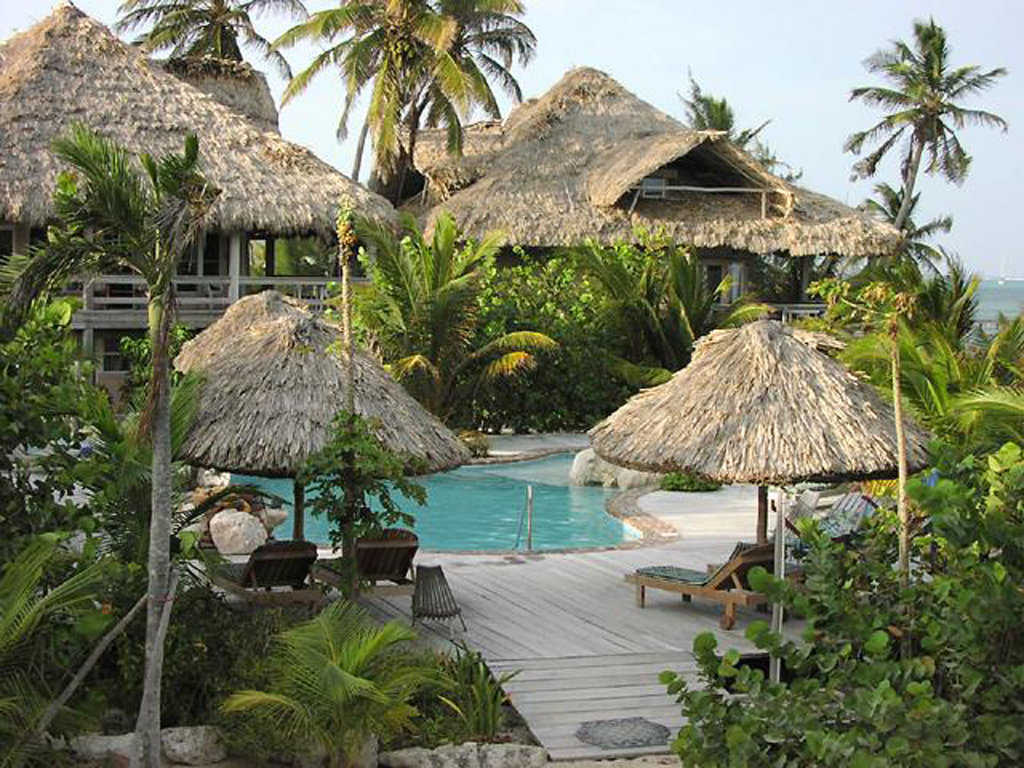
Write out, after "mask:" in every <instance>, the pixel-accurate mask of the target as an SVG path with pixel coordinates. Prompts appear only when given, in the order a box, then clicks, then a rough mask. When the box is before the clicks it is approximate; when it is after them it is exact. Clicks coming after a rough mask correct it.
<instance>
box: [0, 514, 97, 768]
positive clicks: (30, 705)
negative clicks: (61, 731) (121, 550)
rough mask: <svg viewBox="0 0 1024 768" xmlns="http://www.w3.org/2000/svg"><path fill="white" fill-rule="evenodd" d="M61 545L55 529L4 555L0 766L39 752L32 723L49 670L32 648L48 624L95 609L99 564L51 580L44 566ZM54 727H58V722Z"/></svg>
mask: <svg viewBox="0 0 1024 768" xmlns="http://www.w3.org/2000/svg"><path fill="white" fill-rule="evenodd" d="M60 545H61V538H60V537H59V536H57V535H55V534H44V535H42V536H39V537H36V538H35V539H34V540H32V541H31V542H30V543H29V544H28V545H27V546H25V547H24V548H23V549H21V550H20V551H19V552H17V554H15V555H14V556H13V557H12V558H11V559H9V560H8V561H7V562H6V564H5V565H4V568H3V573H2V574H0V765H2V766H4V767H5V768H6V767H7V766H16V765H22V764H24V762H25V761H26V760H30V759H33V758H34V757H37V756H38V754H39V750H40V748H41V747H42V739H40V738H39V737H38V734H37V733H36V728H37V723H38V722H39V719H40V717H41V716H42V715H43V713H44V711H45V709H46V707H47V705H48V704H49V701H50V698H51V696H52V691H50V690H49V688H50V686H49V684H48V678H52V677H53V675H52V672H53V670H52V669H47V668H46V666H45V664H43V665H41V664H39V663H37V662H39V661H40V658H39V655H38V654H37V653H36V652H35V649H36V648H37V647H38V646H39V645H40V644H45V643H46V638H45V637H41V635H45V634H47V633H48V632H50V631H51V626H50V624H51V623H53V622H59V621H60V620H63V621H65V622H70V623H71V624H79V623H80V622H88V621H90V620H91V619H92V618H93V617H94V616H95V614H96V613H97V610H96V606H95V604H94V603H93V594H94V590H95V588H96V585H97V582H98V581H99V579H100V576H101V570H102V569H101V566H100V565H98V564H93V565H82V566H81V567H78V568H77V569H76V570H75V571H74V572H73V573H71V575H68V576H66V577H65V578H63V579H62V580H61V581H60V582H58V583H56V584H50V585H47V584H46V583H45V578H46V570H47V567H48V566H49V565H50V564H51V562H52V561H53V559H54V558H55V556H56V555H57V554H58V549H59V547H60ZM58 727H59V726H58Z"/></svg>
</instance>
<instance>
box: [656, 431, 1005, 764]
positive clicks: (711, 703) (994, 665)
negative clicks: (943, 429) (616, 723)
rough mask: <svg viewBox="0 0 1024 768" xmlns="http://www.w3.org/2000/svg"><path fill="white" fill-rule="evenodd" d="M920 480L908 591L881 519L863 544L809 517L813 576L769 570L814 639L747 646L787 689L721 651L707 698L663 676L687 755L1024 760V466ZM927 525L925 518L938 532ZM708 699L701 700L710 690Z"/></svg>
mask: <svg viewBox="0 0 1024 768" xmlns="http://www.w3.org/2000/svg"><path fill="white" fill-rule="evenodd" d="M938 469H939V478H940V479H938V481H937V482H935V483H933V484H931V485H930V484H929V483H926V482H924V481H923V480H916V481H912V482H911V485H910V493H911V496H912V498H913V499H914V501H915V503H916V504H917V506H918V508H919V509H920V512H921V515H922V520H921V521H920V522H919V523H918V524H917V525H916V528H917V530H918V535H917V537H916V539H915V540H914V543H913V554H914V560H913V562H914V568H913V571H912V577H911V579H910V582H909V584H908V586H907V588H906V589H901V586H900V576H899V573H898V571H897V570H896V569H894V568H893V566H892V563H893V561H894V559H895V556H896V550H897V538H898V531H897V528H898V525H897V523H896V521H895V519H894V517H893V515H892V514H891V513H890V512H887V511H880V512H879V513H876V515H875V516H873V517H872V519H871V522H870V523H869V527H868V529H867V530H865V531H863V532H862V534H861V536H860V537H859V539H858V540H857V541H856V543H855V545H854V546H845V545H843V544H839V543H836V542H833V541H831V540H830V539H829V537H828V536H827V535H825V534H824V533H822V532H820V531H819V530H818V529H817V526H816V524H815V522H814V521H811V520H807V521H802V522H801V523H800V525H801V537H802V538H803V540H804V541H805V542H806V543H807V544H808V546H809V554H808V557H807V560H806V561H805V573H806V581H805V584H804V585H803V586H796V585H793V584H790V583H787V582H784V581H779V580H775V579H773V578H772V577H771V576H769V575H768V574H767V573H765V572H764V571H763V570H760V572H758V573H752V574H751V584H752V586H754V588H756V589H759V590H761V589H763V590H766V591H767V592H768V593H769V594H770V595H771V596H772V597H774V598H776V599H781V600H782V601H783V602H784V603H785V604H786V606H787V608H788V609H790V610H795V611H797V612H798V613H800V614H802V615H804V616H805V617H806V622H807V626H806V629H805V632H804V637H803V642H792V641H785V640H783V639H782V638H780V637H779V636H777V635H774V634H772V633H771V632H770V631H769V630H768V628H767V625H766V624H765V623H764V622H755V623H753V624H751V626H750V627H749V629H748V632H747V635H748V637H749V638H750V639H751V640H752V641H753V642H754V643H755V644H756V645H757V646H758V647H760V648H762V649H764V650H766V651H769V652H770V653H772V654H775V655H777V656H779V657H780V658H781V659H782V663H783V668H784V670H785V675H784V682H782V683H780V684H777V685H776V684H771V683H769V682H767V681H766V680H765V676H764V674H763V673H762V672H761V671H759V670H757V669H754V668H752V667H750V666H747V665H744V664H742V663H741V658H740V655H739V654H738V653H737V652H735V651H729V652H727V653H725V654H724V655H719V654H718V653H716V652H715V651H716V641H715V638H714V637H713V636H712V635H709V634H705V635H701V636H699V637H698V638H697V639H696V640H695V642H694V653H695V655H696V657H697V662H698V666H699V670H700V678H701V682H702V687H701V688H697V687H694V688H690V687H689V686H688V685H687V684H686V683H685V682H684V681H683V680H682V679H681V678H678V677H677V676H675V675H674V674H673V673H666V674H665V675H663V677H662V680H663V682H665V683H666V684H667V685H668V687H669V692H670V694H672V695H675V696H677V697H678V699H679V701H681V702H682V703H683V710H684V714H685V715H686V717H687V718H688V723H687V725H686V726H684V727H683V729H682V730H681V731H680V734H679V737H678V739H677V741H676V743H675V748H676V751H677V752H678V753H679V755H680V756H681V757H682V758H683V762H684V763H686V764H699V765H707V766H760V765H794V766H817V765H825V764H836V765H856V766H890V765H899V766H922V767H923V766H937V765H944V766H1004V765H1005V766H1011V765H1019V764H1020V760H1021V755H1022V754H1024V737H1022V734H1024V708H1022V707H1021V698H1020V692H1021V690H1022V687H1024V638H1022V636H1021V634H1020V631H1019V626H1020V624H1021V621H1024V592H1022V590H1021V587H1020V585H1021V584H1022V582H1024V548H1022V547H1021V544H1020V542H1021V541H1024V456H1022V452H1021V449H1020V448H1019V447H1018V446H1016V445H1013V444H1009V445H1007V446H1004V447H1003V448H1002V449H1001V450H999V451H998V452H996V453H995V454H992V455H989V456H987V457H985V458H983V459H975V458H972V457H967V458H965V459H959V460H957V459H956V458H955V456H954V454H953V453H952V452H949V454H948V458H947V457H945V456H943V457H942V458H940V460H939V467H938ZM925 522H930V530H929V529H928V526H927V525H926V524H925ZM702 688H703V689H702Z"/></svg>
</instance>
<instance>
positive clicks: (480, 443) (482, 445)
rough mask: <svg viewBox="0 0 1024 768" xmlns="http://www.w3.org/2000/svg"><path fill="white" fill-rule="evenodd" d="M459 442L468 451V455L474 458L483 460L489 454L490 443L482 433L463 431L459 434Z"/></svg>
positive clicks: (470, 430) (469, 430)
mask: <svg viewBox="0 0 1024 768" xmlns="http://www.w3.org/2000/svg"><path fill="white" fill-rule="evenodd" d="M459 440H461V441H462V444H463V445H464V446H466V447H467V448H468V449H469V453H470V455H471V456H473V457H475V458H483V457H484V456H487V455H488V454H489V453H490V452H491V443H490V441H489V440H488V439H487V435H485V434H484V433H483V432H477V431H476V430H472V429H464V430H462V431H461V432H459Z"/></svg>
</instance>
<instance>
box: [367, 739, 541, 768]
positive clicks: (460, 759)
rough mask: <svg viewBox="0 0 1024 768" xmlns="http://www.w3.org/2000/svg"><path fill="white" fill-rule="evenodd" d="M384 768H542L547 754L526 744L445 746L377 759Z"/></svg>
mask: <svg viewBox="0 0 1024 768" xmlns="http://www.w3.org/2000/svg"><path fill="white" fill-rule="evenodd" d="M379 762H380V765H382V766H386V768H544V766H546V765H547V762H548V753H547V752H546V751H545V750H544V748H543V747H534V746H531V745H528V744H476V743H475V742H472V741H470V742H466V743H465V744H445V745H443V746H440V747H438V748H437V749H424V748H422V747H412V748H411V749H399V750H396V751H394V752H384V753H382V754H381V755H380V756H379Z"/></svg>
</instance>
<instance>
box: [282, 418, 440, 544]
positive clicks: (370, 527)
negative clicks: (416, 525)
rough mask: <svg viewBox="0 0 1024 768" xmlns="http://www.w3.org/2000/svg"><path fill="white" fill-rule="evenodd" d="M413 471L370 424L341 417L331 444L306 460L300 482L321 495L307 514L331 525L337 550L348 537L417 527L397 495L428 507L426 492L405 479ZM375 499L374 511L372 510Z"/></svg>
mask: <svg viewBox="0 0 1024 768" xmlns="http://www.w3.org/2000/svg"><path fill="white" fill-rule="evenodd" d="M410 468H412V469H415V466H412V467H410V461H409V460H408V459H407V458H406V457H404V456H401V455H399V454H397V453H395V452H394V451H392V450H390V449H389V448H387V447H386V446H385V445H384V444H383V443H382V442H381V441H380V438H378V437H377V435H376V434H375V433H374V432H373V430H372V429H371V428H370V424H369V422H367V421H366V419H364V418H363V417H362V416H359V415H357V414H349V413H345V412H344V411H342V412H340V413H339V414H338V415H337V417H335V421H334V431H333V433H332V435H331V438H330V439H329V440H328V441H327V444H326V445H324V447H323V448H322V449H320V451H318V452H317V453H315V454H313V455H312V456H311V457H310V458H309V459H308V460H307V462H306V464H305V466H304V467H303V470H302V473H301V474H300V478H301V479H302V481H303V482H305V483H306V487H307V488H308V489H309V490H310V491H312V492H313V493H315V494H316V495H315V498H312V499H310V501H309V504H308V508H309V509H310V510H311V511H312V512H313V514H315V515H323V516H324V517H326V518H327V520H328V522H330V523H331V529H330V538H331V543H332V544H334V545H335V546H338V545H340V544H342V543H343V539H344V538H345V537H346V536H352V537H359V536H368V535H373V534H374V533H378V532H380V530H381V529H383V528H389V527H391V526H394V525H404V526H411V525H412V524H413V522H414V521H413V518H412V516H411V515H409V514H408V513H406V512H404V511H403V510H402V508H401V507H400V506H398V503H397V502H396V501H395V497H394V494H395V492H398V493H400V494H401V495H402V496H404V497H406V498H407V499H412V500H413V501H415V502H416V503H418V504H421V505H422V504H423V503H424V502H426V500H427V492H426V490H425V489H424V488H423V486H422V485H419V484H418V483H415V482H413V481H412V480H410V479H409V478H408V477H406V471H407V470H409V469H410ZM371 499H372V500H373V501H374V503H375V506H370V503H369V502H370V500H371Z"/></svg>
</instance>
